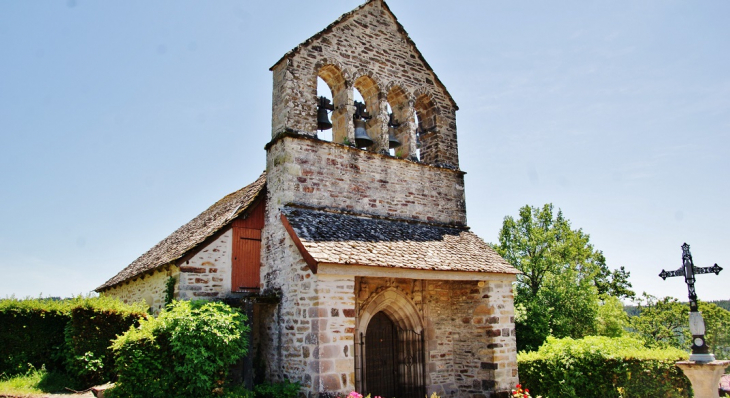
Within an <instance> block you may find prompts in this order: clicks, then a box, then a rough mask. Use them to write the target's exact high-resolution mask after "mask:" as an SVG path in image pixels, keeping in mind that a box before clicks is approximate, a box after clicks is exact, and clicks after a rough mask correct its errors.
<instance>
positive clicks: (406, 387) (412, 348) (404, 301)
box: [357, 289, 426, 398]
mask: <svg viewBox="0 0 730 398" xmlns="http://www.w3.org/2000/svg"><path fill="white" fill-rule="evenodd" d="M377 296H380V297H379V298H378V297H376V298H375V300H372V301H370V303H369V304H367V305H365V308H364V311H362V316H361V318H360V334H359V344H358V345H359V347H358V348H359V350H358V354H359V359H358V360H359V365H360V366H359V368H360V371H359V372H358V373H359V376H360V377H359V381H358V383H357V384H358V389H360V390H361V392H362V393H363V394H364V395H367V394H370V395H371V396H373V397H375V396H381V397H384V398H392V397H398V398H423V397H424V396H425V394H426V374H425V350H424V341H425V339H424V329H423V326H422V321H421V316H420V315H419V313H418V310H417V309H416V307H415V305H414V304H413V302H411V301H410V300H409V299H408V298H407V297H406V296H405V295H402V294H401V293H400V292H398V291H397V290H394V289H393V290H391V289H388V290H386V291H385V292H381V293H380V294H378V295H377Z"/></svg>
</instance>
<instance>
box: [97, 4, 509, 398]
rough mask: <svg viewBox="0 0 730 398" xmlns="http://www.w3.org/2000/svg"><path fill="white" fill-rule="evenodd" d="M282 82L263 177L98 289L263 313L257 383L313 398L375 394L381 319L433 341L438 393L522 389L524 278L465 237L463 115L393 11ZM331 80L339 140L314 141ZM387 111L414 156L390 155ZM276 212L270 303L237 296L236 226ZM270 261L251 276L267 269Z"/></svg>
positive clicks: (350, 32) (357, 23)
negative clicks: (517, 283) (374, 329)
mask: <svg viewBox="0 0 730 398" xmlns="http://www.w3.org/2000/svg"><path fill="white" fill-rule="evenodd" d="M271 71H272V72H273V105H272V131H271V135H272V140H271V141H270V142H269V143H268V144H267V145H266V147H265V149H266V151H267V157H266V172H265V173H264V174H262V175H261V177H259V179H257V180H256V181H255V182H253V183H252V184H250V185H248V186H247V187H244V188H242V189H241V190H239V191H236V192H234V193H232V194H230V195H228V196H226V197H224V198H223V199H221V200H220V201H218V202H217V203H216V204H214V205H213V206H211V207H210V208H209V209H207V210H206V211H204V212H203V213H201V214H200V215H199V216H198V217H196V218H195V219H193V220H192V221H191V222H189V223H188V224H186V225H184V226H182V227H181V228H179V229H178V230H177V231H175V232H174V233H173V234H172V235H170V236H169V237H168V238H166V239H164V240H163V241H161V242H160V243H159V244H158V245H157V246H155V247H153V248H152V249H150V251H148V252H147V253H145V254H144V255H142V256H141V257H140V258H138V259H137V260H135V262H133V263H132V264H130V265H129V266H128V267H127V268H125V269H124V270H122V272H120V273H119V274H117V276H115V277H114V278H112V279H110V280H109V281H107V283H105V284H104V285H102V286H101V287H100V288H98V289H97V290H98V291H100V292H103V293H104V294H109V295H112V296H116V297H120V298H122V299H123V300H125V301H139V300H145V301H146V302H147V303H148V305H150V306H151V308H152V309H153V310H155V311H159V310H160V308H162V306H163V305H164V296H165V284H166V281H167V280H168V278H169V277H174V278H175V279H176V280H177V283H176V289H175V295H176V297H177V298H179V299H211V300H224V299H225V300H226V301H228V302H232V303H235V302H238V303H241V305H242V306H244V307H245V306H248V305H249V304H251V306H248V307H246V308H248V309H249V310H252V311H251V313H252V319H253V322H254V324H253V325H252V327H251V330H252V333H253V334H254V336H253V338H252V345H251V347H252V352H254V354H253V357H254V358H260V360H253V358H251V359H252V362H255V363H252V365H251V366H253V368H254V369H256V372H257V374H256V378H261V377H265V378H266V379H268V380H269V381H282V380H291V381H296V382H300V383H301V386H302V390H301V395H302V396H306V397H307V398H315V397H319V396H322V397H329V396H332V395H336V394H339V395H347V394H348V393H349V392H351V391H353V390H358V391H360V392H365V393H368V392H369V391H367V389H368V384H369V383H370V382H368V381H367V380H366V377H365V376H366V372H365V370H364V367H367V366H376V365H368V358H366V355H364V353H363V352H362V351H366V352H369V351H367V350H366V349H363V347H364V346H365V343H364V342H363V341H362V339H361V338H362V336H365V335H366V333H367V331H368V325H370V324H371V323H370V321H371V319H378V322H382V323H377V322H374V323H372V325H385V326H387V328H390V329H389V330H399V331H398V333H401V331H405V332H408V334H407V336H419V338H422V340H418V341H419V344H420V341H422V342H423V347H422V348H418V350H420V354H421V356H422V358H423V361H421V363H420V364H422V365H423V366H422V370H420V371H418V372H420V373H419V376H423V377H422V378H419V379H418V381H416V382H415V383H418V384H419V386H418V387H419V388H423V389H425V392H426V393H427V394H429V395H430V394H431V393H434V392H435V393H437V394H439V395H441V396H442V397H447V396H448V397H455V398H456V397H458V398H496V397H500V398H501V397H506V396H507V395H506V394H508V393H507V392H508V391H509V389H510V388H512V387H514V385H515V384H517V382H518V374H517V359H516V344H515V331H514V306H513V296H512V289H511V286H512V282H513V281H514V280H515V279H516V274H517V273H518V271H517V270H516V269H514V267H512V266H511V265H509V264H508V263H507V262H506V261H504V259H502V258H501V257H499V255H498V254H496V253H495V252H494V251H493V250H492V249H491V248H490V247H489V246H488V245H486V244H485V243H484V241H482V240H481V239H480V238H479V237H477V236H476V235H474V234H473V233H472V232H470V231H469V229H468V227H467V219H466V205H465V194H464V189H465V187H464V174H465V173H464V172H463V171H461V170H459V158H458V147H457V139H456V138H457V137H456V110H457V109H458V108H457V106H456V103H455V102H454V100H453V98H452V97H451V95H450V94H449V93H448V91H447V90H446V88H445V87H444V86H443V84H442V83H441V81H440V80H439V79H438V77H437V76H436V74H435V73H434V72H433V71H432V69H431V67H430V66H429V65H428V63H427V62H426V61H425V59H424V58H423V56H422V55H421V53H420V52H419V51H418V49H417V48H416V46H415V44H414V43H413V41H412V40H411V39H410V38H409V37H408V35H407V33H406V32H405V30H404V29H403V27H402V26H401V25H400V23H398V21H397V19H396V18H395V16H394V15H393V14H392V12H391V11H390V9H389V8H388V6H387V4H386V3H385V2H384V1H383V0H368V1H367V2H366V3H364V4H363V5H361V6H360V7H358V8H356V9H355V10H353V11H351V12H349V13H347V14H344V15H343V16H342V17H341V18H340V19H338V20H337V21H335V22H334V23H333V24H331V25H330V26H328V27H327V28H325V29H324V30H323V31H321V32H319V33H317V34H316V35H314V36H313V37H311V38H310V39H308V40H306V41H305V42H303V43H302V44H300V45H299V46H297V47H296V48H294V49H293V50H291V51H290V52H288V53H287V54H286V55H284V57H282V58H281V59H280V60H279V61H277V62H276V64H275V65H274V66H273V67H272V68H271ZM317 78H322V79H323V80H324V81H325V82H326V83H327V85H328V86H329V88H330V90H331V94H332V100H333V105H334V111H333V112H332V113H331V119H332V124H333V127H332V130H333V131H332V137H333V139H332V141H325V140H320V139H319V138H317V131H316V128H317V104H318V101H317ZM354 90H357V91H359V92H360V94H361V95H362V97H363V99H364V100H365V104H366V107H367V111H368V113H369V114H370V115H371V116H372V118H371V119H370V120H369V121H368V122H367V125H366V128H367V133H368V135H369V136H370V137H371V138H372V139H373V140H374V141H375V145H373V146H372V147H370V148H368V149H367V150H363V149H359V148H355V147H354V146H353V145H351V143H353V142H355V139H354V124H353V115H354V113H355V107H354V105H353V98H354ZM388 107H390V109H391V110H392V112H393V114H394V118H395V119H396V121H397V122H399V123H400V126H399V127H397V129H396V132H395V134H396V136H397V138H398V139H399V141H400V142H402V143H403V145H402V147H400V148H398V149H397V150H395V151H394V153H393V155H391V154H390V153H389V150H388V119H389V115H388ZM262 200H265V201H266V202H265V205H266V206H265V215H264V223H263V230H261V231H260V232H261V233H260V238H261V253H260V256H261V257H260V260H261V262H260V263H261V266H260V269H258V270H256V271H260V285H259V286H260V290H259V289H256V288H255V287H253V288H251V289H249V290H247V291H235V292H232V291H231V284H232V277H231V275H232V271H233V264H234V261H233V259H232V257H235V256H236V254H235V253H234V250H242V249H237V247H240V246H241V242H242V241H239V240H238V239H239V238H236V239H237V240H236V242H237V243H236V244H234V242H233V241H232V240H233V237H234V235H233V231H232V230H231V228H232V225H233V223H234V221H235V220H236V219H243V218H245V217H248V212H249V211H250V210H251V209H253V208H255V206H257V203H261V202H260V201H262ZM259 208H260V207H259ZM258 214H259V215H260V213H258ZM290 220H291V222H290ZM353 225H356V227H353ZM324 226H326V227H327V228H325V227H324ZM347 226H349V227H347ZM256 228H257V229H258V228H259V227H256ZM249 233H250V234H252V235H251V236H253V235H256V236H258V231H249ZM241 239H248V238H244V237H241ZM256 240H258V238H256ZM454 242H459V243H458V244H455V243H454ZM256 244H258V243H256ZM255 247H257V246H255ZM256 250H257V249H253V251H251V252H247V253H249V254H250V253H252V252H253V253H254V255H253V256H252V257H253V258H254V261H249V262H248V264H255V266H256V267H258V261H256V260H258V258H256V257H255V251H256ZM343 253H344V254H343ZM348 254H352V255H348ZM394 257H397V258H398V260H397V261H395V260H393V258H394ZM236 258H237V259H238V260H236V261H239V262H236V263H235V264H237V267H241V268H236V271H237V272H238V271H241V270H247V271H250V270H251V268H246V267H247V266H250V265H246V264H244V261H243V260H241V259H242V258H250V257H236ZM246 261H248V260H246ZM253 275H255V274H253ZM254 279H255V276H254ZM251 307H254V308H253V309H252V308H251ZM381 312H382V313H383V314H385V315H387V317H388V320H385V318H384V317H383V316H382V315H378V314H380V313H381ZM389 321H390V322H392V324H391V323H388V322H389ZM405 335H406V334H404V336H405ZM421 336H422V337H421ZM371 338H372V335H371ZM409 338H412V337H409ZM392 341H395V340H392ZM407 341H408V342H412V341H413V340H407ZM376 342H377V340H376ZM401 342H402V341H401V340H397V341H396V343H398V344H400V343H401ZM396 343H391V344H396ZM367 344H370V343H367ZM368 347H370V345H368ZM390 347H396V346H390ZM393 351H396V350H395V349H394V350H393ZM409 355H410V354H409ZM391 359H392V358H391ZM393 361H394V362H397V361H400V359H393ZM373 363H375V362H373ZM398 366H409V367H410V368H409V369H413V363H410V362H409V363H408V364H405V363H404V362H398V363H397V364H396V366H395V367H394V368H393V369H396V368H397V367H398ZM394 373H396V372H395V371H394ZM403 374H405V372H404V373H403ZM413 380H416V379H410V381H409V383H410V382H411V381H413ZM398 383H400V381H398ZM372 384H373V385H375V384H376V382H375V381H373V383H372ZM411 384H413V383H411ZM409 385H410V384H409ZM423 389H419V390H418V391H424V390H423ZM402 391H405V390H402ZM419 394H420V393H419ZM411 396H412V397H415V395H413V394H411ZM388 398H391V397H388ZM397 398H407V397H405V396H404V397H397ZM415 398H422V397H420V395H419V397H415Z"/></svg>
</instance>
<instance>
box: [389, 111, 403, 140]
mask: <svg viewBox="0 0 730 398" xmlns="http://www.w3.org/2000/svg"><path fill="white" fill-rule="evenodd" d="M398 126H400V124H398V123H396V122H394V121H393V114H392V113H391V114H390V120H389V121H388V148H389V149H394V148H398V147H399V146H401V145H403V144H401V142H400V141H398V138H396V137H395V128H396V127H398Z"/></svg>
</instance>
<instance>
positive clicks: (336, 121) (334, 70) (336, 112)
mask: <svg viewBox="0 0 730 398" xmlns="http://www.w3.org/2000/svg"><path fill="white" fill-rule="evenodd" d="M328 89H329V90H328ZM320 97H324V98H326V99H327V100H329V101H330V103H329V104H328V106H327V109H326V111H327V116H328V117H329V120H330V122H331V123H332V128H331V130H330V129H326V130H320V131H319V132H318V133H317V137H319V138H320V139H325V140H329V141H333V142H338V143H343V142H345V141H346V138H347V130H348V124H349V120H348V117H347V107H346V105H347V104H348V103H349V102H350V100H349V95H348V90H347V83H346V81H345V77H344V76H343V74H342V71H341V70H340V68H338V67H337V66H335V65H332V64H327V65H324V66H322V67H321V68H319V70H318V71H317V93H316V101H317V108H318V111H317V112H318V115H317V117H318V119H319V117H321V114H320V113H319V112H321V110H319V109H320V108H321V107H322V105H324V104H322V103H321V102H320Z"/></svg>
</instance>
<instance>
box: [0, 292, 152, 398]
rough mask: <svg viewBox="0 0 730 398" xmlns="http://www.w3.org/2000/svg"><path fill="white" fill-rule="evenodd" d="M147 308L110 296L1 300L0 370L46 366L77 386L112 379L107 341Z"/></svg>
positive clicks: (23, 370)
mask: <svg viewBox="0 0 730 398" xmlns="http://www.w3.org/2000/svg"><path fill="white" fill-rule="evenodd" d="M145 310H146V308H145V307H143V306H142V305H141V304H137V305H127V304H124V303H121V302H119V301H118V300H115V299H112V298H109V297H104V296H102V297H81V296H79V297H76V298H72V299H64V300H52V299H24V300H18V299H15V298H10V299H2V300H0V374H5V375H6V376H12V375H17V374H22V373H26V372H27V371H28V370H29V369H32V368H36V369H40V368H41V367H45V368H46V369H48V370H52V371H61V372H69V373H71V375H72V376H74V377H76V378H78V380H79V385H80V386H84V385H88V383H93V382H97V381H104V380H106V379H109V378H110V377H111V374H110V373H109V372H107V371H106V369H111V359H110V352H111V350H110V349H109V345H110V344H111V340H112V339H114V338H115V337H116V335H117V334H122V333H123V332H124V331H126V330H127V329H129V327H130V326H131V325H133V324H135V323H136V322H137V320H138V319H139V318H141V317H145V316H146V313H145Z"/></svg>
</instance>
